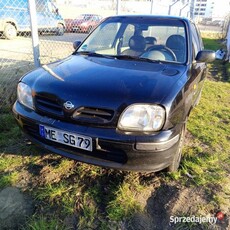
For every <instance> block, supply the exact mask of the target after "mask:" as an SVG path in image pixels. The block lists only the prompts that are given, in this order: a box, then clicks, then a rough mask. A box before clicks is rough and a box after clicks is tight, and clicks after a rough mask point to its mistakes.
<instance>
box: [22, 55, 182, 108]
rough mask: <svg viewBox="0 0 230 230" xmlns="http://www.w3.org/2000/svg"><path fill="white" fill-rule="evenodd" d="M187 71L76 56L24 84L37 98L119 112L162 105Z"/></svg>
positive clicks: (34, 74)
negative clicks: (137, 106) (140, 105)
mask: <svg viewBox="0 0 230 230" xmlns="http://www.w3.org/2000/svg"><path fill="white" fill-rule="evenodd" d="M185 68H186V67H185V66H183V65H176V64H167V65H166V64H161V63H149V62H143V61H134V60H117V59H114V58H112V59H110V58H101V57H88V56H83V55H72V56H70V57H69V58H66V59H64V60H62V61H59V62H55V63H52V64H49V65H44V66H43V67H41V68H39V69H37V70H36V71H33V72H31V73H30V74H28V75H26V76H25V77H24V78H23V79H22V81H24V82H25V83H27V84H29V85H30V86H31V88H32V91H33V93H34V95H43V96H46V97H52V98H57V100H58V101H60V103H64V102H66V101H71V102H72V103H73V104H74V106H75V108H78V107H82V106H84V107H85V106H86V107H96V108H98V107H100V108H110V109H113V110H119V108H120V109H122V108H124V107H126V106H127V105H130V104H133V103H156V104H161V102H162V100H163V99H164V98H165V97H166V96H167V95H169V92H172V90H173V87H177V85H178V81H179V79H180V77H181V75H182V74H183V72H184V71H185ZM176 83H177V84H176ZM179 85H181V84H179Z"/></svg>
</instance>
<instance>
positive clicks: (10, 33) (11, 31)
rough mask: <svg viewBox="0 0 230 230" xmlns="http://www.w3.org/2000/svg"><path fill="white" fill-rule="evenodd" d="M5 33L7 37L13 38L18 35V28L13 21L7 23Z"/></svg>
mask: <svg viewBox="0 0 230 230" xmlns="http://www.w3.org/2000/svg"><path fill="white" fill-rule="evenodd" d="M3 35H4V37H5V38H6V39H9V40H12V39H14V38H16V37H17V29H16V27H15V26H14V25H12V24H11V23H6V26H5V28H4V32H3Z"/></svg>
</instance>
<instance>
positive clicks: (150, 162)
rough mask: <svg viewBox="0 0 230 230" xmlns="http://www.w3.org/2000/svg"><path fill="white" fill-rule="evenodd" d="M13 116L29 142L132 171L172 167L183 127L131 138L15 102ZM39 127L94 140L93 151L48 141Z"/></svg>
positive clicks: (67, 154)
mask: <svg viewBox="0 0 230 230" xmlns="http://www.w3.org/2000/svg"><path fill="white" fill-rule="evenodd" d="M13 113H14V115H15V118H16V120H17V122H18V124H19V126H20V127H21V128H22V129H23V131H24V132H25V133H26V134H27V135H28V136H29V138H30V139H31V140H32V141H33V142H35V143H37V144H39V145H40V146H42V147H43V148H45V149H47V150H49V151H51V152H54V153H57V154H59V155H62V156H65V157H68V158H72V159H75V160H78V161H81V162H85V163H89V164H94V165H99V166H103V167H109V168H116V169H120V170H128V171H159V170H162V169H164V168H166V167H168V166H169V165H170V164H171V162H172V159H173V156H174V154H175V153H176V150H177V147H178V143H179V133H180V130H181V125H178V126H176V127H175V128H173V129H171V130H167V131H161V132H158V133H155V134H151V135H129V134H125V133H122V132H119V131H118V130H116V129H114V128H98V127H87V126H81V125H76V124H72V123H69V122H64V121H60V120H56V119H52V118H49V117H45V116H41V115H39V114H37V113H36V112H35V111H32V110H30V109H27V108H25V107H24V106H23V105H21V104H20V103H19V102H17V101H16V102H15V104H14V106H13ZM39 125H47V126H50V127H53V128H56V129H60V130H65V131H68V132H72V133H73V132H74V133H77V134H79V135H85V136H88V137H91V138H92V140H93V151H92V152H89V151H86V150H81V149H78V148H74V147H70V146H66V145H63V144H59V143H56V142H53V141H50V140H47V139H44V138H43V137H41V136H40V134H39Z"/></svg>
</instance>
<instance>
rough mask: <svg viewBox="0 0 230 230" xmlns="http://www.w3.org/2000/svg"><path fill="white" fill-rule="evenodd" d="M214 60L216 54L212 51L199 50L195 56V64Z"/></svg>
mask: <svg viewBox="0 0 230 230" xmlns="http://www.w3.org/2000/svg"><path fill="white" fill-rule="evenodd" d="M215 59H216V54H215V52H214V51H212V50H201V51H199V52H198V54H197V55H196V61H197V62H213V61H214V60H215Z"/></svg>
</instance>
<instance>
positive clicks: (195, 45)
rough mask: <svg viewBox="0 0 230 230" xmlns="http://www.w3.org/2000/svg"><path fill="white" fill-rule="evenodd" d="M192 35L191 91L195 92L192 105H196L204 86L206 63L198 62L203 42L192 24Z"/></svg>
mask: <svg viewBox="0 0 230 230" xmlns="http://www.w3.org/2000/svg"><path fill="white" fill-rule="evenodd" d="M191 33H192V34H191V35H192V59H193V60H192V69H191V78H192V79H191V80H192V84H191V87H192V88H191V90H193V94H192V95H193V96H192V104H193V105H194V104H196V103H197V101H198V100H199V97H200V95H201V89H202V86H203V84H204V79H205V76H206V67H207V66H206V63H204V62H196V60H195V59H196V55H197V53H198V52H199V51H201V50H202V49H203V42H202V40H201V37H200V34H199V31H198V30H197V28H196V26H195V24H193V23H191Z"/></svg>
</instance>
